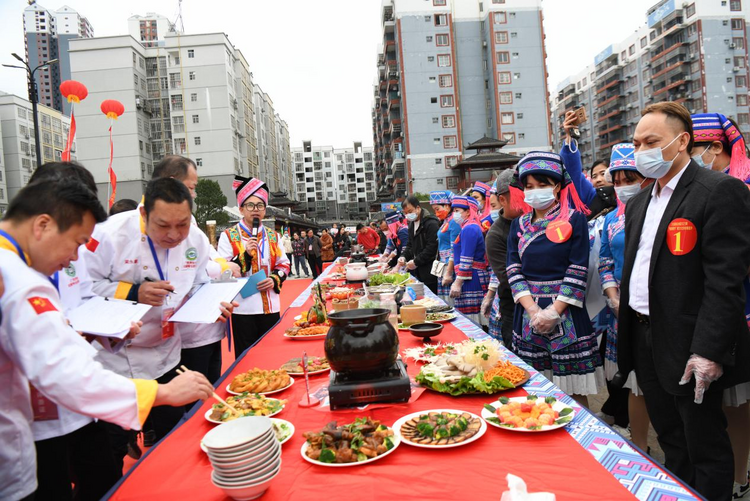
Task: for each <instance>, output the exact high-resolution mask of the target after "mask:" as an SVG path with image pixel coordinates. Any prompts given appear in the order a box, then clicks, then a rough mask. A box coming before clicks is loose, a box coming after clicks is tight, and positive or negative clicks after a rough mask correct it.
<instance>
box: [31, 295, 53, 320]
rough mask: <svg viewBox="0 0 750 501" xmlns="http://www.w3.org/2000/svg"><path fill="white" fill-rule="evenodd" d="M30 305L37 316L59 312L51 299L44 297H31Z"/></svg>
mask: <svg viewBox="0 0 750 501" xmlns="http://www.w3.org/2000/svg"><path fill="white" fill-rule="evenodd" d="M29 303H30V304H31V307H32V308H34V311H35V312H36V314H37V315H41V314H42V313H46V312H48V311H57V308H55V305H53V304H52V303H51V302H50V300H49V299H47V298H44V297H39V296H35V297H30V298H29Z"/></svg>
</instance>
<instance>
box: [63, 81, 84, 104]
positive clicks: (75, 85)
mask: <svg viewBox="0 0 750 501" xmlns="http://www.w3.org/2000/svg"><path fill="white" fill-rule="evenodd" d="M60 93H61V94H62V95H63V97H66V98H68V102H69V103H76V104H78V103H80V102H81V101H83V100H84V99H86V96H88V95H89V90H88V89H87V88H86V86H85V85H83V84H82V83H81V82H76V81H75V80H65V81H64V82H63V83H61V84H60Z"/></svg>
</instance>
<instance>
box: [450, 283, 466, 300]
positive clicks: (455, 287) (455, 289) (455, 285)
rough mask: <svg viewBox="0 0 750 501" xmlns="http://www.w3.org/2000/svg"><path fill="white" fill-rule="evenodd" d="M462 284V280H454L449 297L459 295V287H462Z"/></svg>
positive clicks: (457, 296)
mask: <svg viewBox="0 0 750 501" xmlns="http://www.w3.org/2000/svg"><path fill="white" fill-rule="evenodd" d="M463 285H464V283H463V280H456V281H455V282H453V285H451V292H450V297H452V298H454V299H455V298H459V297H461V288H462V287H463Z"/></svg>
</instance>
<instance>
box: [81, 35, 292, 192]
mask: <svg viewBox="0 0 750 501" xmlns="http://www.w3.org/2000/svg"><path fill="white" fill-rule="evenodd" d="M162 42H163V43H162ZM149 43H150V44H151V46H149V47H145V46H144V45H142V44H141V43H140V42H139V41H137V40H136V39H135V38H133V37H132V36H130V35H126V36H116V37H103V38H91V39H78V40H75V41H73V42H72V43H71V52H70V57H71V62H72V66H73V74H74V78H75V79H76V80H79V81H81V82H83V83H84V84H85V85H86V86H87V87H88V89H89V97H88V98H87V99H86V100H85V101H83V102H82V103H81V104H80V105H79V106H77V107H76V120H77V123H78V134H77V137H78V144H79V149H80V151H79V159H80V161H81V162H82V163H83V164H84V165H86V166H88V167H89V168H90V169H91V170H92V172H93V173H94V176H95V178H96V181H97V183H99V184H100V186H102V187H103V188H104V189H103V190H102V191H103V193H106V192H107V189H106V186H107V181H108V176H107V164H108V162H109V156H108V155H109V136H108V135H107V134H106V132H107V128H108V126H109V123H108V120H107V119H106V117H105V116H104V115H103V114H102V113H101V111H100V110H99V104H100V103H101V102H102V101H103V100H105V99H117V100H119V101H120V102H122V103H123V105H124V106H125V113H124V114H123V115H122V116H121V117H120V118H119V119H118V120H117V122H116V123H114V124H113V128H112V131H113V140H114V149H115V161H114V170H115V172H116V174H117V177H118V187H117V190H118V195H117V198H132V199H136V200H137V199H140V196H141V193H142V191H143V188H144V186H145V184H146V183H147V182H148V180H149V179H150V178H151V174H152V172H153V166H154V165H155V164H156V163H158V162H159V161H160V160H161V159H162V158H163V157H164V156H165V155H170V154H177V155H184V156H187V157H190V158H191V159H193V160H194V161H195V162H196V164H197V166H198V170H199V173H200V176H201V178H208V179H213V180H215V181H217V182H218V183H219V184H220V186H221V188H222V191H223V192H224V194H225V195H226V196H227V198H228V200H229V201H230V202H231V200H233V199H234V193H233V191H232V180H233V178H234V176H235V174H239V175H243V176H248V175H256V176H257V175H260V176H261V177H262V174H263V173H262V171H261V170H259V146H258V145H259V144H260V141H259V138H260V136H259V135H258V132H257V131H256V127H257V123H258V122H257V117H256V112H255V100H254V96H255V93H256V86H255V84H254V83H253V78H252V73H250V71H249V65H248V63H247V60H246V59H245V58H244V56H243V55H242V53H241V52H240V51H239V50H237V49H236V48H235V47H234V46H233V45H232V44H231V42H230V41H229V39H228V38H227V37H226V35H224V34H223V33H211V34H199V35H184V34H181V33H179V32H174V31H172V32H167V33H166V35H165V36H164V39H163V40H150V41H149ZM269 100H270V98H269ZM270 117H271V121H270V122H269V123H270V129H271V131H272V132H273V136H274V138H275V115H274V114H273V113H271V115H270ZM287 137H288V134H287ZM272 144H273V145H274V147H277V146H276V141H275V139H274V141H273V142H272ZM286 148H287V149H288V143H287V146H286ZM273 155H274V156H275V155H277V153H276V152H275V151H274V152H273ZM272 165H277V163H273V164H272ZM103 199H104V198H103Z"/></svg>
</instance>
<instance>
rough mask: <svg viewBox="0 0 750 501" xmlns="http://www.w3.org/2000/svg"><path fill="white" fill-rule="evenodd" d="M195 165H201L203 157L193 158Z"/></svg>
mask: <svg viewBox="0 0 750 501" xmlns="http://www.w3.org/2000/svg"><path fill="white" fill-rule="evenodd" d="M195 165H196V166H197V167H203V159H202V158H196V159H195Z"/></svg>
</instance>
